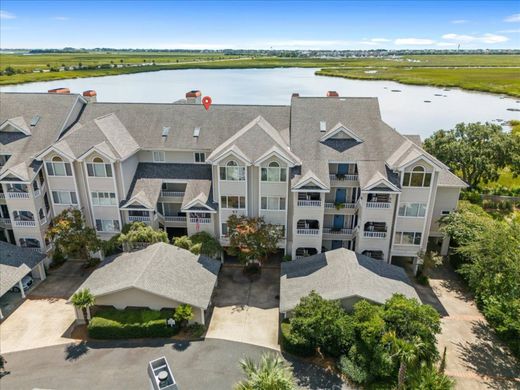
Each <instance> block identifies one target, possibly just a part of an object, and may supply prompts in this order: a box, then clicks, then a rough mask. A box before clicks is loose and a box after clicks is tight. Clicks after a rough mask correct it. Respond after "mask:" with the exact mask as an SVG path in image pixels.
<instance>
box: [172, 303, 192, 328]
mask: <svg viewBox="0 0 520 390" xmlns="http://www.w3.org/2000/svg"><path fill="white" fill-rule="evenodd" d="M192 318H193V309H192V308H191V306H190V305H179V306H177V308H176V309H175V312H174V313H173V319H174V320H175V322H176V323H178V324H179V325H180V326H181V327H183V326H185V325H186V324H187V323H188V321H190V320H191V319H192Z"/></svg>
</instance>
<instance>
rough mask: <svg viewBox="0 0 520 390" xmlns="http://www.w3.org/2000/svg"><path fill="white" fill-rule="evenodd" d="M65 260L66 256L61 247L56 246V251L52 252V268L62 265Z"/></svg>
mask: <svg viewBox="0 0 520 390" xmlns="http://www.w3.org/2000/svg"><path fill="white" fill-rule="evenodd" d="M65 261H66V258H65V255H64V254H63V252H62V251H61V250H60V249H59V248H56V249H54V253H53V254H52V262H51V265H50V268H51V269H52V268H58V267H59V266H60V265H62V264H63V263H65Z"/></svg>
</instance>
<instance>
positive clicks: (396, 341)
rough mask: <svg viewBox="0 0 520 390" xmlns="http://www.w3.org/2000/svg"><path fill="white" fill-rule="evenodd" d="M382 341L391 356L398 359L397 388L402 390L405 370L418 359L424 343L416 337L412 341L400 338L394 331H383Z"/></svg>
mask: <svg viewBox="0 0 520 390" xmlns="http://www.w3.org/2000/svg"><path fill="white" fill-rule="evenodd" d="M383 342H384V343H388V344H389V346H390V353H391V354H392V355H391V357H392V358H397V359H398V361H399V373H398V376H397V388H398V389H399V390H402V389H404V387H405V386H404V385H405V381H406V370H407V369H408V367H409V366H411V365H414V364H415V363H416V362H417V360H419V357H420V355H421V349H422V347H423V346H424V343H423V342H422V341H421V339H419V338H418V337H416V338H414V340H413V341H412V342H408V341H406V340H403V339H400V338H398V337H397V335H396V334H395V331H390V332H387V333H385V334H384V335H383Z"/></svg>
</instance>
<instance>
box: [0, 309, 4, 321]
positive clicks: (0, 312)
mask: <svg viewBox="0 0 520 390" xmlns="http://www.w3.org/2000/svg"><path fill="white" fill-rule="evenodd" d="M3 319H4V314H3V313H2V308H1V307H0V320H3Z"/></svg>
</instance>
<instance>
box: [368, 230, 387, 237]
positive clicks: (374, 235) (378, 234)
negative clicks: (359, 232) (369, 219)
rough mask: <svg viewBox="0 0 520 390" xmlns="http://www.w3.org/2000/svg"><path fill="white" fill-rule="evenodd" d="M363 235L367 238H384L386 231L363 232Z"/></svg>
mask: <svg viewBox="0 0 520 390" xmlns="http://www.w3.org/2000/svg"><path fill="white" fill-rule="evenodd" d="M363 235H364V236H365V237H367V238H386V232H368V231H365V232H363Z"/></svg>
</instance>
